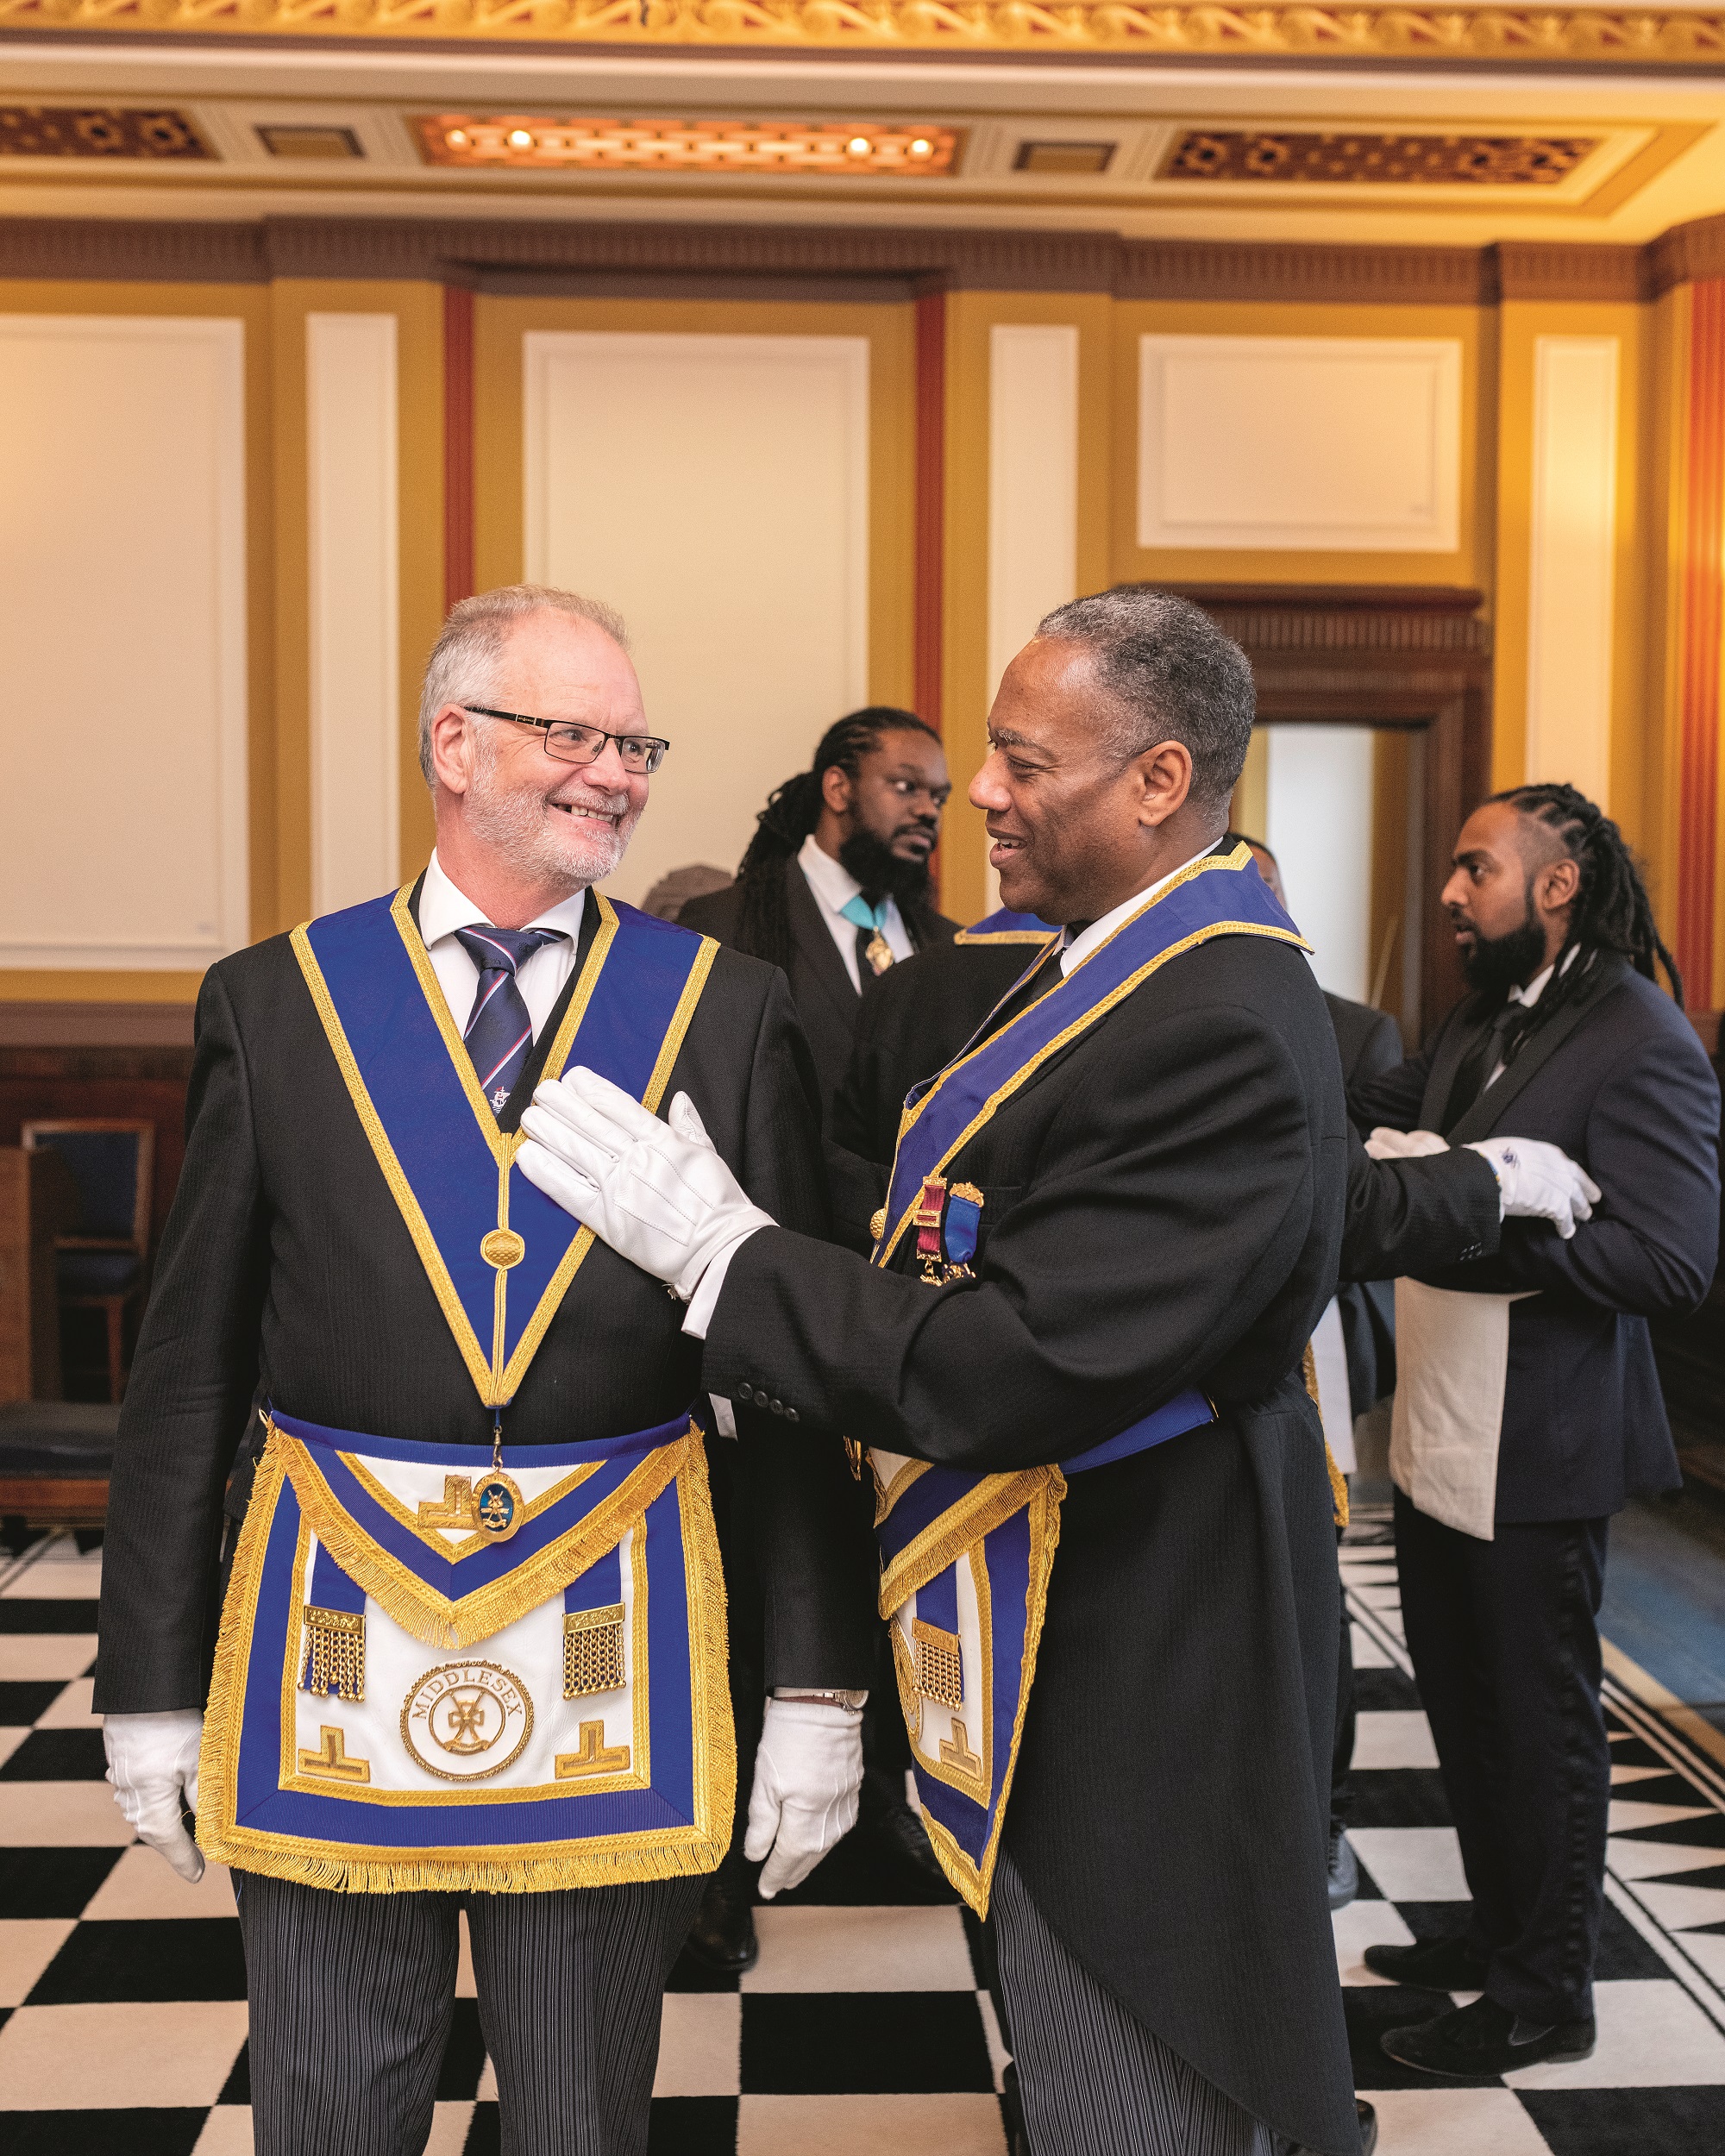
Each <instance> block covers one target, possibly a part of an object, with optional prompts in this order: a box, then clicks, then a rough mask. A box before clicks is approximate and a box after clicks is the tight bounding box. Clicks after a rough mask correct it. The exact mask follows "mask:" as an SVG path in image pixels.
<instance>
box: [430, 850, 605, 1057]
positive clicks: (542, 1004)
mask: <svg viewBox="0 0 1725 2156" xmlns="http://www.w3.org/2000/svg"><path fill="white" fill-rule="evenodd" d="M586 902H587V894H586V892H585V891H577V892H576V893H575V894H574V897H573V898H569V899H559V900H558V902H557V904H556V905H555V906H547V907H546V909H545V911H544V912H543V913H536V914H535V915H534V917H533V918H532V919H531V920H530V922H529V923H528V924H527V925H528V927H529V928H555V929H561V931H562V938H561V941H560V942H558V943H545V944H542V945H541V947H540V948H539V949H538V950H536V951H530V952H529V953H528V955H527V956H526V957H525V958H524V959H523V960H522V962H521V965H520V968H519V969H518V970H517V974H516V976H515V985H516V987H517V988H519V989H520V991H521V1000H522V1001H523V1002H524V1004H525V1005H526V1006H527V1016H528V1018H529V1021H530V1023H531V1025H532V1027H533V1037H534V1039H535V1040H537V1039H538V1037H539V1029H540V1027H541V1026H542V1025H544V1023H545V1021H546V1019H547V1018H549V1017H550V1015H551V1013H552V1012H553V1011H555V1009H556V1007H557V998H558V997H559V996H560V995H561V994H562V993H563V990H564V988H565V987H567V986H568V979H569V975H571V974H572V973H573V972H574V966H575V946H576V943H577V942H578V941H579V940H580V932H581V917H582V914H583V913H584V912H585V911H586ZM493 925H495V924H493V923H492V922H488V921H487V920H486V917H485V911H484V909H483V907H480V906H475V905H474V902H473V900H472V899H470V898H468V897H467V895H466V893H464V892H463V891H462V890H461V888H460V887H459V886H458V885H456V884H454V883H451V882H450V881H449V877H448V876H447V875H446V874H444V872H443V868H442V863H441V862H439V861H438V859H437V856H436V851H435V850H434V851H433V853H432V856H431V858H430V861H429V862H427V863H426V865H425V881H424V883H423V885H422V886H421V887H420V893H419V933H420V935H421V937H423V940H424V943H425V950H426V955H427V956H428V957H429V958H430V961H431V970H432V972H433V973H435V974H436V976H437V986H438V987H440V988H441V989H442V991H443V1000H444V1002H445V1003H447V1004H448V1005H449V1016H450V1017H451V1018H453V1019H454V1020H455V1031H457V1032H458V1033H459V1032H464V1031H466V1030H467V1020H468V1019H469V1018H471V1017H472V1016H473V1011H474V996H475V995H476V994H477V993H478V991H479V985H480V969H479V968H478V967H477V966H476V965H475V964H474V962H473V960H472V959H471V958H469V957H468V956H467V951H466V950H465V949H464V947H463V946H462V944H461V941H460V939H459V938H458V937H457V936H456V934H455V931H456V930H457V929H458V928H488V927H492V926H493Z"/></svg>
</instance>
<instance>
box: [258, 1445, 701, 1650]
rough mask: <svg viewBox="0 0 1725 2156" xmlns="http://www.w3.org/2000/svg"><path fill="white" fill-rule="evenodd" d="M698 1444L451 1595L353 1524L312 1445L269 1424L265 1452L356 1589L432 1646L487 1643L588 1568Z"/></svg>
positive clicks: (647, 1462) (662, 1455) (670, 1452)
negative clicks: (521, 1557) (491, 1576)
mask: <svg viewBox="0 0 1725 2156" xmlns="http://www.w3.org/2000/svg"><path fill="white" fill-rule="evenodd" d="M278 1447H279V1448H280V1459H281V1463H282V1470H283V1472H284V1473H285V1475H286V1476H287V1479H288V1480H289V1481H290V1482H292V1485H293V1494H294V1495H295V1496H296V1497H297V1498H298V1500H299V1509H300V1511H301V1512H302V1513H303V1514H304V1516H305V1519H306V1520H307V1521H308V1523H309V1524H310V1526H311V1531H312V1532H313V1533H314V1534H315V1535H316V1536H317V1539H318V1540H319V1541H320V1542H321V1543H322V1544H323V1546H324V1548H325V1549H326V1550H328V1551H329V1555H330V1556H331V1557H333V1558H334V1559H335V1561H336V1564H338V1565H340V1567H341V1568H342V1571H344V1572H345V1573H346V1574H347V1576H348V1578H349V1579H350V1580H352V1581H353V1583H354V1585H355V1586H356V1587H361V1588H363V1589H365V1591H366V1593H367V1595H370V1596H371V1598H372V1600H373V1601H374V1602H375V1603H376V1604H377V1606H378V1608H380V1609H381V1610H382V1611H383V1612H384V1614H386V1616H388V1617H390V1618H392V1619H393V1620H394V1621H395V1622H396V1623H397V1624H398V1625H399V1626H401V1628H402V1630H403V1631H404V1632H407V1633H412V1635H413V1637H414V1638H415V1639H423V1641H424V1642H425V1644H426V1645H428V1646H431V1647H470V1646H473V1645H475V1644H476V1642H478V1641H479V1640H481V1639H490V1638H491V1637H492V1634H493V1633H499V1632H501V1631H502V1630H503V1628H504V1627H505V1625H512V1624H513V1623H514V1622H515V1620H516V1619H517V1617H525V1616H526V1615H527V1614H529V1613H530V1611H532V1610H536V1609H537V1608H539V1606H540V1604H541V1603H542V1602H545V1601H549V1600H550V1598H551V1596H552V1595H555V1594H556V1593H557V1592H558V1591H559V1590H560V1589H562V1588H565V1587H567V1586H568V1583H569V1582H570V1581H571V1580H573V1579H575V1578H578V1577H579V1576H580V1574H581V1573H583V1572H585V1571H586V1569H587V1567H588V1565H590V1564H592V1563H593V1560H594V1559H595V1558H596V1557H603V1556H604V1554H605V1551H607V1550H609V1549H610V1548H612V1545H614V1544H616V1543H617V1542H618V1541H619V1540H620V1539H622V1536H623V1534H624V1532H625V1530H626V1529H627V1528H628V1526H629V1524H630V1521H631V1520H637V1519H639V1518H640V1517H641V1515H642V1514H643V1513H644V1512H645V1511H646V1509H647V1507H649V1505H650V1504H651V1503H652V1502H653V1501H654V1499H655V1497H657V1496H658V1495H660V1493H661V1492H662V1490H663V1489H666V1487H667V1486H668V1484H669V1483H670V1482H671V1481H672V1479H673V1477H674V1476H675V1475H676V1474H677V1473H678V1471H679V1470H681V1467H682V1466H683V1464H684V1463H685V1461H686V1460H687V1458H688V1457H690V1454H691V1451H693V1450H698V1449H699V1438H697V1437H696V1435H695V1434H694V1432H693V1431H692V1432H691V1433H690V1435H689V1436H687V1437H685V1438H677V1439H676V1440H675V1441H674V1443H673V1444H670V1445H661V1446H659V1447H658V1448H657V1449H656V1450H655V1451H652V1452H649V1454H648V1455H647V1457H646V1458H645V1459H643V1461H642V1463H641V1464H640V1465H639V1466H638V1467H637V1468H636V1469H635V1470H634V1471H633V1472H632V1473H631V1474H630V1475H628V1476H625V1477H624V1480H623V1481H622V1482H619V1483H618V1486H617V1488H616V1489H614V1490H613V1491H612V1493H611V1495H610V1496H609V1497H606V1498H603V1499H601V1500H600V1501H599V1503H598V1504H597V1505H595V1506H594V1507H593V1510H592V1511H591V1512H590V1513H588V1514H587V1515H586V1518H585V1519H583V1520H581V1521H580V1523H579V1525H578V1526H574V1527H572V1528H570V1530H569V1532H568V1533H567V1534H564V1535H560V1536H559V1537H558V1538H557V1539H556V1541H555V1542H554V1543H552V1544H550V1545H549V1547H548V1548H546V1549H543V1550H542V1551H540V1552H539V1554H538V1556H537V1557H530V1558H529V1559H528V1560H527V1562H526V1563H525V1564H519V1565H517V1566H516V1568H515V1570H513V1571H512V1572H510V1573H509V1574H507V1575H506V1576H505V1577H504V1578H503V1579H500V1580H497V1581H494V1582H493V1583H492V1585H491V1586H489V1587H481V1588H476V1589H474V1592H473V1593H472V1594H471V1595H461V1596H460V1597H459V1598H458V1599H457V1600H455V1601H451V1600H450V1599H449V1596H448V1595H440V1594H439V1593H438V1592H437V1590H436V1588H435V1587H428V1586H427V1585H426V1584H425V1583H424V1581H423V1580H422V1579H421V1578H420V1577H419V1576H418V1575H417V1573H416V1572H414V1571H413V1570H411V1567H409V1566H407V1565H405V1564H403V1563H402V1562H401V1560H400V1559H399V1558H398V1557H392V1556H391V1555H390V1554H389V1552H388V1551H386V1550H383V1549H380V1548H379V1546H378V1545H377V1544H376V1543H375V1542H373V1539H372V1538H371V1537H370V1536H369V1535H368V1534H367V1533H366V1532H365V1530H364V1529H363V1528H362V1527H360V1526H356V1525H355V1524H354V1521H353V1520H351V1519H350V1518H349V1517H348V1514H347V1513H346V1512H344V1511H343V1510H342V1507H341V1505H340V1503H339V1502H338V1501H337V1500H336V1497H335V1495H333V1494H332V1492H331V1490H330V1489H329V1484H328V1483H327V1482H325V1481H324V1480H323V1476H322V1475H321V1474H320V1473H319V1471H318V1469H317V1463H316V1461H315V1460H314V1459H313V1458H312V1457H311V1452H310V1451H309V1449H308V1448H307V1447H306V1446H305V1445H302V1444H301V1443H300V1442H299V1440H298V1438H292V1437H290V1436H289V1435H288V1433H287V1432H286V1431H285V1430H282V1429H276V1430H274V1431H273V1434H272V1436H271V1438H270V1442H269V1451H270V1453H271V1454H274V1453H275V1452H276V1450H277V1448H278Z"/></svg>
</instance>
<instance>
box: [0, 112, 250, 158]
mask: <svg viewBox="0 0 1725 2156" xmlns="http://www.w3.org/2000/svg"><path fill="white" fill-rule="evenodd" d="M214 156H215V152H214V151H213V150H212V149H211V148H210V146H209V144H208V143H207V142H205V141H204V138H203V136H202V135H199V133H198V129H197V128H195V127H194V126H193V125H192V123H191V121H190V120H189V119H187V118H186V116H185V114H184V113H183V112H172V111H169V110H166V109H165V108H163V107H160V106H158V107H154V108H151V109H149V110H137V109H135V108H132V107H129V106H122V105H0V157H75V158H116V157H122V158H128V159H133V160H141V161H142V162H144V163H146V164H154V163H159V162H160V160H162V159H164V158H167V159H172V160H175V161H184V160H186V159H188V158H190V159H193V160H201V159H206V158H213V157H214Z"/></svg>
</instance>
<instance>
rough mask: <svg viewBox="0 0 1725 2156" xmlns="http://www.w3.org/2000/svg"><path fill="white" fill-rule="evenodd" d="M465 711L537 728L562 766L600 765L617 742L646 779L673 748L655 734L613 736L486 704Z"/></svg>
mask: <svg viewBox="0 0 1725 2156" xmlns="http://www.w3.org/2000/svg"><path fill="white" fill-rule="evenodd" d="M461 709H462V710H463V711H472V712H473V713H474V716H475V717H476V718H506V719H507V720H508V721H509V723H510V724H511V726H536V727H537V728H538V729H539V730H540V731H541V733H543V735H544V736H545V754H546V755H548V756H555V758H556V760H557V761H558V762H559V763H597V762H598V761H599V758H600V757H601V756H602V755H604V754H605V743H606V742H608V741H614V742H615V743H617V754H618V759H619V760H620V761H621V762H622V765H623V768H624V770H625V771H632V772H635V773H636V774H637V775H639V776H641V777H643V778H649V777H650V776H651V775H652V774H653V773H654V772H655V771H656V770H657V769H658V768H659V766H660V765H661V764H662V763H663V761H665V751H666V750H667V749H668V748H669V747H670V745H671V744H670V743H669V742H668V741H661V740H660V739H659V738H658V736H656V735H655V734H610V733H607V732H606V731H605V728H604V727H603V726H586V725H583V724H581V723H580V721H579V720H577V719H572V718H529V717H528V716H527V714H526V712H525V711H490V710H488V709H487V708H486V705H483V704H463V705H462V706H461Z"/></svg>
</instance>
